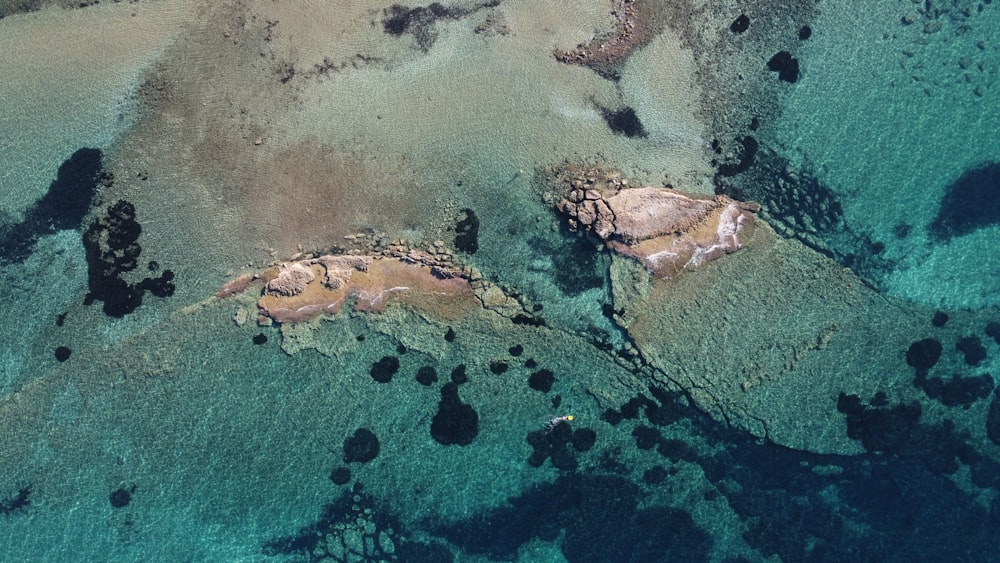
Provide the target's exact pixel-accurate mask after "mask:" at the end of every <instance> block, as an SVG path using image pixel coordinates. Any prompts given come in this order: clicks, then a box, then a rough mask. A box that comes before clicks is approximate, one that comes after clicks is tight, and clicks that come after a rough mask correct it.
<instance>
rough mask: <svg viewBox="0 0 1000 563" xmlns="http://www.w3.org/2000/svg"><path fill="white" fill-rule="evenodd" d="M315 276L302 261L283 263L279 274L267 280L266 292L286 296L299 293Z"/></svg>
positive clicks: (279, 268)
mask: <svg viewBox="0 0 1000 563" xmlns="http://www.w3.org/2000/svg"><path fill="white" fill-rule="evenodd" d="M315 277H316V276H315V275H314V274H313V272H312V269H311V268H310V267H309V266H307V265H305V264H302V263H300V262H292V263H291V264H282V265H281V266H279V267H278V275H277V276H275V277H274V279H272V280H271V281H269V282H267V286H266V287H265V288H264V293H268V294H272V295H285V296H292V295H298V294H300V293H302V291H303V290H304V289H305V288H306V286H307V285H309V283H310V282H312V281H313V279H314V278H315Z"/></svg>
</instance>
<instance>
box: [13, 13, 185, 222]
mask: <svg viewBox="0 0 1000 563" xmlns="http://www.w3.org/2000/svg"><path fill="white" fill-rule="evenodd" d="M194 5H195V3H194V2H191V1H186V0H182V1H177V2H155V3H143V4H141V5H133V4H125V3H123V4H111V3H108V4H101V5H100V6H94V7H91V8H88V9H86V10H65V9H62V8H48V9H44V10H41V11H38V12H31V13H26V14H18V15H14V16H11V17H8V18H4V19H3V20H2V21H0V30H2V32H0V52H2V53H4V55H3V57H0V76H3V77H4V80H2V81H0V98H2V99H3V100H4V103H3V104H0V153H3V154H4V156H5V158H4V166H3V169H2V170H0V184H2V185H3V189H4V200H3V203H2V205H3V206H4V208H5V209H6V210H8V211H10V212H12V213H20V212H21V211H23V210H24V209H25V208H26V207H27V206H28V205H30V204H31V202H33V201H34V200H36V199H38V198H39V197H40V196H41V195H42V194H43V193H45V190H46V189H47V188H48V185H49V183H50V182H51V181H52V179H53V178H55V173H56V169H57V168H58V166H59V164H60V163H61V162H62V161H63V160H65V159H66V158H68V157H69V156H70V155H71V154H72V153H73V151H75V150H76V149H78V148H80V147H81V146H90V147H98V148H102V149H107V148H108V147H109V145H111V144H112V143H113V141H114V140H115V139H116V138H117V136H118V135H120V134H121V133H122V132H123V131H125V130H126V129H127V128H128V127H129V126H130V125H131V124H132V120H131V117H130V115H129V114H131V113H133V111H134V108H133V103H132V92H133V91H134V90H135V88H136V85H137V84H138V81H139V78H140V75H141V72H142V70H143V69H144V68H145V67H147V66H148V65H149V64H150V63H151V62H152V61H153V60H155V59H156V57H157V56H159V54H160V53H162V52H163V50H164V49H165V48H166V47H167V46H169V45H170V43H171V42H172V41H174V40H175V39H176V37H177V36H178V34H179V33H180V32H181V30H182V29H183V27H184V25H185V24H186V23H187V22H188V21H190V19H191V16H192V10H191V7H192V6H194Z"/></svg>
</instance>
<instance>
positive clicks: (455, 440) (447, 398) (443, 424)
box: [431, 382, 479, 446]
mask: <svg viewBox="0 0 1000 563" xmlns="http://www.w3.org/2000/svg"><path fill="white" fill-rule="evenodd" d="M478 434H479V413H477V412H476V410H475V409H473V408H472V406H471V405H468V404H466V403H463V402H462V399H461V398H459V396H458V385H457V384H455V383H454V382H452V383H446V384H445V385H444V387H442V388H441V402H439V403H438V411H437V413H435V414H434V418H433V419H432V420H431V437H433V438H434V440H435V441H436V442H437V443H439V444H441V445H442V446H450V445H458V446H468V445H469V444H471V443H472V441H473V440H475V439H476V436H477V435H478Z"/></svg>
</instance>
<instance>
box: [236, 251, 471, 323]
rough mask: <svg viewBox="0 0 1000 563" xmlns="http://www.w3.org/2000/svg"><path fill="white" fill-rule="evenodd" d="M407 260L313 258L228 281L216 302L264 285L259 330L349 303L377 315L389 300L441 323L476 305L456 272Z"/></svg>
mask: <svg viewBox="0 0 1000 563" xmlns="http://www.w3.org/2000/svg"><path fill="white" fill-rule="evenodd" d="M410 254H412V256H411V255H409V254H408V255H407V256H406V257H403V258H392V257H382V256H360V255H340V256H318V257H315V258H304V259H302V260H298V261H292V262H284V263H281V264H277V265H275V266H272V267H271V268H268V269H267V270H265V271H263V272H261V273H259V274H257V275H255V276H254V277H253V278H252V279H246V278H245V277H241V278H238V279H236V280H234V281H231V282H229V283H227V284H226V285H224V286H223V287H222V289H220V290H219V291H218V292H217V293H216V296H218V297H224V296H228V295H233V294H235V293H239V292H240V291H243V290H246V289H248V288H249V287H250V286H251V285H254V284H253V283H252V282H253V281H257V280H260V281H263V282H264V290H263V292H262V293H263V294H262V296H261V298H260V299H259V300H258V302H257V307H258V309H259V312H260V317H259V319H258V321H259V322H260V323H261V324H267V323H269V322H270V321H276V322H279V323H296V322H300V321H304V320H308V319H311V318H314V317H317V316H319V315H322V314H328V315H335V314H337V313H338V312H339V311H340V309H341V308H342V307H343V306H344V303H349V302H353V307H354V310H356V311H375V312H381V311H383V310H384V309H385V307H386V305H387V304H388V303H389V301H390V300H398V301H402V302H405V303H406V304H407V305H408V306H410V307H413V308H415V309H417V310H420V311H425V312H427V313H430V314H434V315H435V316H438V317H443V318H446V319H451V318H457V317H458V316H460V315H461V314H462V312H463V311H465V310H466V308H467V307H470V306H478V305H479V302H478V300H477V299H476V298H475V297H474V295H473V291H472V288H471V287H470V286H469V282H468V280H467V279H466V277H465V276H463V275H462V272H461V271H458V270H452V269H450V268H448V267H447V266H444V265H442V264H440V263H438V262H436V261H434V260H433V259H431V262H432V264H433V265H428V264H424V263H423V262H421V261H420V258H421V257H420V256H419V254H414V253H410Z"/></svg>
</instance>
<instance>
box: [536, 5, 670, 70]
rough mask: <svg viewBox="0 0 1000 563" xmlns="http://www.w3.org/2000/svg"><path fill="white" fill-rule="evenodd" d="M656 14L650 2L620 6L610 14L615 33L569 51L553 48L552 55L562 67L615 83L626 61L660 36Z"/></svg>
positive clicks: (654, 6) (581, 44)
mask: <svg viewBox="0 0 1000 563" xmlns="http://www.w3.org/2000/svg"><path fill="white" fill-rule="evenodd" d="M655 10H656V5H655V4H654V3H652V2H649V1H643V0H633V1H628V2H622V3H621V4H619V5H618V7H617V8H615V9H614V10H612V12H611V15H612V16H613V17H614V18H615V26H614V29H612V30H610V31H608V32H607V33H604V34H602V35H599V36H597V37H595V38H594V39H592V40H591V41H590V42H589V43H580V44H579V45H577V46H576V47H575V48H573V49H570V50H568V51H567V50H563V49H559V48H556V49H555V50H553V52H552V55H553V56H554V57H555V58H556V60H558V61H559V62H561V63H565V64H576V65H581V66H585V67H587V68H589V69H591V70H593V71H594V72H596V73H597V74H599V75H601V76H602V77H604V78H607V79H609V80H615V81H617V80H618V79H620V78H621V67H622V64H623V63H624V62H625V60H626V59H628V57H629V56H630V55H631V54H632V53H634V52H635V51H636V50H638V49H639V48H641V47H643V46H645V45H647V44H648V43H649V42H650V41H652V40H653V39H654V38H655V37H656V36H657V35H658V34H659V33H660V26H659V25H658V24H657V23H656V22H657V21H658V18H656V17H654V12H655Z"/></svg>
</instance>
